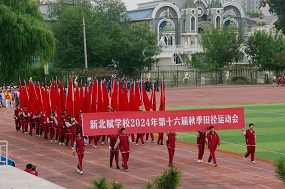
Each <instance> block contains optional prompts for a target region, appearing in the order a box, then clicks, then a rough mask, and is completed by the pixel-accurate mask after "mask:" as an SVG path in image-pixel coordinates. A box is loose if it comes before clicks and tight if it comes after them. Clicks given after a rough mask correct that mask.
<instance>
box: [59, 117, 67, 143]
mask: <svg viewBox="0 0 285 189" xmlns="http://www.w3.org/2000/svg"><path fill="white" fill-rule="evenodd" d="M65 122H66V120H65V118H63V117H61V120H60V123H59V125H58V130H59V139H58V140H59V142H60V143H62V144H64V138H65V135H66V133H67V127H66V125H65Z"/></svg>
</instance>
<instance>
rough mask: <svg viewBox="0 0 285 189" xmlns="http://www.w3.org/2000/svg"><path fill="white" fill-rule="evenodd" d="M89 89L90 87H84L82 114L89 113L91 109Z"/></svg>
mask: <svg viewBox="0 0 285 189" xmlns="http://www.w3.org/2000/svg"><path fill="white" fill-rule="evenodd" d="M90 90H91V88H90V86H88V87H87V86H86V87H85V98H84V104H85V106H84V113H90V112H91V111H90V109H91V92H90Z"/></svg>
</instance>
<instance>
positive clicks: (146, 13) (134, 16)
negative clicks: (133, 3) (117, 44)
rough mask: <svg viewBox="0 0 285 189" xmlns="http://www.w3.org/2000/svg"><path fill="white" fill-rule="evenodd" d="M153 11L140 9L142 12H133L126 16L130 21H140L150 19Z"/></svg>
mask: <svg viewBox="0 0 285 189" xmlns="http://www.w3.org/2000/svg"><path fill="white" fill-rule="evenodd" d="M152 12H153V9H152V8H151V9H142V10H133V11H129V12H128V13H127V16H128V17H129V18H130V19H131V20H141V19H150V18H151V15H152Z"/></svg>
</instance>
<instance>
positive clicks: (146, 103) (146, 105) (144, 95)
mask: <svg viewBox="0 0 285 189" xmlns="http://www.w3.org/2000/svg"><path fill="white" fill-rule="evenodd" d="M141 83H142V85H141V86H142V98H143V103H144V108H145V110H146V111H150V108H151V103H150V101H149V98H148V95H147V93H146V90H145V88H144V84H143V82H142V81H141Z"/></svg>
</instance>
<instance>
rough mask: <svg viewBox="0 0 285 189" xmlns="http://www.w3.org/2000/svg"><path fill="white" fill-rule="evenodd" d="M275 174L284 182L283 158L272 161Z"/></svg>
mask: <svg viewBox="0 0 285 189" xmlns="http://www.w3.org/2000/svg"><path fill="white" fill-rule="evenodd" d="M274 167H275V176H276V177H277V178H278V179H279V180H280V181H282V182H283V183H284V184H285V159H284V158H280V159H278V160H277V161H276V162H275V163H274Z"/></svg>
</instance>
